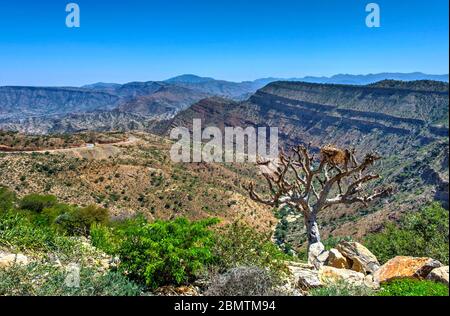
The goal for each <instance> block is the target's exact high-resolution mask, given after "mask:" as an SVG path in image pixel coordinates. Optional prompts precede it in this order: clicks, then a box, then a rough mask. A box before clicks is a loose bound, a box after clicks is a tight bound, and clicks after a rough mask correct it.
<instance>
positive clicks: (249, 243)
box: [213, 222, 293, 276]
mask: <svg viewBox="0 0 450 316" xmlns="http://www.w3.org/2000/svg"><path fill="white" fill-rule="evenodd" d="M216 239H217V240H216V242H215V244H214V247H213V253H214V255H215V257H216V258H217V261H216V266H217V267H218V269H219V273H223V272H225V271H227V270H229V269H232V268H237V267H240V266H254V267H260V268H264V269H269V271H271V272H272V273H274V274H275V275H278V276H280V275H281V274H283V273H284V272H286V265H285V263H284V261H285V260H292V259H293V258H292V257H291V256H289V255H287V254H285V253H284V252H283V251H281V250H280V249H279V248H278V247H277V246H276V245H275V244H274V243H273V242H272V240H271V234H270V233H268V234H264V233H260V232H257V231H255V230H254V229H253V228H251V227H249V226H247V225H244V224H241V223H239V222H235V223H232V224H230V225H227V226H225V227H222V228H220V229H218V231H217V232H216Z"/></svg>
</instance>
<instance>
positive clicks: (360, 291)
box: [308, 282, 374, 296]
mask: <svg viewBox="0 0 450 316" xmlns="http://www.w3.org/2000/svg"><path fill="white" fill-rule="evenodd" d="M308 294H309V295H310V296H373V295H374V291H373V290H371V289H370V288H368V287H367V286H361V285H360V286H356V285H351V284H348V283H345V282H338V283H331V284H328V285H326V286H324V287H321V288H316V289H312V290H311V291H309V293H308Z"/></svg>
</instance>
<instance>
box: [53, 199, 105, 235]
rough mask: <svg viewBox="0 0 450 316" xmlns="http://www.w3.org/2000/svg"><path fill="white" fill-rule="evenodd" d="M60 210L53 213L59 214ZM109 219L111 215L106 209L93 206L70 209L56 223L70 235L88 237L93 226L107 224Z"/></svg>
mask: <svg viewBox="0 0 450 316" xmlns="http://www.w3.org/2000/svg"><path fill="white" fill-rule="evenodd" d="M60 210H61V209H56V210H55V211H53V212H54V214H57V213H58V212H59V211H60ZM54 214H53V215H54ZM108 219H109V215H108V211H107V210H106V209H104V208H101V207H97V206H95V205H91V206H87V207H84V208H69V209H68V210H67V211H66V212H64V213H62V214H60V215H58V216H57V217H56V218H55V220H54V223H55V224H56V225H57V226H58V227H59V228H60V229H62V230H63V231H64V232H66V233H67V234H69V235H84V236H88V235H89V233H90V228H91V225H92V224H94V223H97V224H98V223H101V224H105V223H107V222H108Z"/></svg>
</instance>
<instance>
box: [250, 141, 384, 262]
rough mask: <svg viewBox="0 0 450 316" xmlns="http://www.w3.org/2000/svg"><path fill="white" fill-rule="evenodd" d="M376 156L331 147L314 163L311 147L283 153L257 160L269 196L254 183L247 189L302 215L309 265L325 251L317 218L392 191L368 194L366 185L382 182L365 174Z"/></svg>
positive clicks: (258, 198) (254, 196)
mask: <svg viewBox="0 0 450 316" xmlns="http://www.w3.org/2000/svg"><path fill="white" fill-rule="evenodd" d="M379 159H381V157H379V156H378V155H376V154H367V155H366V156H365V157H364V159H363V160H362V161H361V162H358V161H357V159H356V157H355V150H341V149H338V148H335V147H333V146H331V145H327V146H325V147H323V148H322V149H321V151H320V157H319V159H317V161H316V160H315V157H314V155H312V154H311V153H310V145H309V146H308V147H306V146H303V145H302V146H298V147H296V148H293V149H292V153H291V154H290V155H287V154H285V153H284V152H281V153H280V155H279V158H278V159H277V161H275V162H274V161H261V160H259V161H258V163H257V164H258V165H259V166H260V168H261V169H262V175H263V176H264V178H265V179H266V181H267V184H268V189H269V190H270V196H268V197H266V198H265V197H262V196H260V195H259V194H258V193H256V192H255V185H254V183H250V185H249V186H248V187H247V190H248V192H249V194H250V197H251V199H252V200H254V201H256V202H259V203H262V204H265V205H269V206H272V207H279V206H283V205H287V206H289V207H290V208H291V209H293V210H294V211H297V212H299V213H300V214H302V215H303V217H304V221H305V226H306V232H307V238H308V258H309V261H310V263H313V264H315V263H314V262H313V261H314V260H317V257H318V256H319V255H320V253H321V252H323V251H324V247H323V244H322V243H321V240H320V232H319V227H318V225H317V215H318V214H319V213H320V212H321V211H323V210H325V209H327V208H329V207H331V206H333V205H338V204H348V205H350V204H354V203H362V204H364V205H367V204H368V203H369V202H371V201H373V200H375V199H377V198H383V197H387V196H389V195H390V194H391V193H392V188H391V187H387V188H377V189H374V190H371V191H372V192H371V193H370V194H369V193H367V192H366V191H368V190H367V183H368V182H370V181H373V180H375V179H379V178H380V176H379V175H377V174H372V173H368V174H366V171H367V169H368V168H369V167H371V166H372V165H373V164H374V163H375V162H376V161H377V160H379Z"/></svg>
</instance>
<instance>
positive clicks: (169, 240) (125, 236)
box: [93, 218, 218, 288]
mask: <svg viewBox="0 0 450 316" xmlns="http://www.w3.org/2000/svg"><path fill="white" fill-rule="evenodd" d="M217 222H218V221H217V220H216V219H209V220H203V221H197V222H190V221H188V220H186V219H184V218H179V219H176V220H173V221H156V222H154V223H147V222H146V221H145V220H144V219H143V218H138V219H135V220H130V221H128V222H126V223H125V224H123V225H121V226H119V227H116V228H114V229H113V230H112V231H111V230H108V229H99V227H95V229H94V230H93V232H94V234H93V236H94V240H95V242H94V244H96V245H97V246H99V247H101V246H103V247H104V250H105V251H111V250H114V251H116V254H117V255H119V257H120V259H121V265H120V268H121V270H122V271H126V272H127V273H128V275H129V276H130V277H132V278H134V279H136V280H138V281H140V282H144V283H145V284H146V285H147V286H150V287H152V288H155V287H158V286H161V285H167V284H176V285H179V284H183V283H185V282H188V281H191V280H192V279H194V278H195V276H196V275H197V274H198V273H200V272H201V271H203V270H204V269H205V267H206V266H207V265H208V264H211V263H212V262H213V259H214V258H213V254H212V251H211V248H212V246H213V244H214V239H213V232H212V231H211V230H210V229H209V227H210V226H212V225H214V224H216V223H217ZM111 234H114V235H115V236H114V237H113V238H112V239H111V240H110V241H108V239H107V238H106V236H111Z"/></svg>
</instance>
